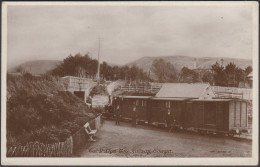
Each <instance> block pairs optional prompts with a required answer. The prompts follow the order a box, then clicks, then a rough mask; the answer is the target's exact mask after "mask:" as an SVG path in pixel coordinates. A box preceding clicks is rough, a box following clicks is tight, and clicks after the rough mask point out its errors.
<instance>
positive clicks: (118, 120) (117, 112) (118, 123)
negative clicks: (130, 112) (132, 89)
mask: <svg viewBox="0 0 260 167" xmlns="http://www.w3.org/2000/svg"><path fill="white" fill-rule="evenodd" d="M116 125H120V106H119V104H117V107H116Z"/></svg>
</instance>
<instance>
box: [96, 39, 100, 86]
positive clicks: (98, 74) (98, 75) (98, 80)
mask: <svg viewBox="0 0 260 167" xmlns="http://www.w3.org/2000/svg"><path fill="white" fill-rule="evenodd" d="M100 39H101V38H98V73H97V82H98V85H99V84H100V59H99V57H100Z"/></svg>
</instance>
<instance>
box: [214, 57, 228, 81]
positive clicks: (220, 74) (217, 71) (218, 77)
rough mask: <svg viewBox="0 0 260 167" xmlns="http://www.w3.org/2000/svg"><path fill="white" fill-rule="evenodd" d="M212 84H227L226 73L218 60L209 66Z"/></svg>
mask: <svg viewBox="0 0 260 167" xmlns="http://www.w3.org/2000/svg"><path fill="white" fill-rule="evenodd" d="M211 69H212V73H213V78H214V84H215V85H217V86H226V85H227V75H226V72H225V71H224V67H223V66H220V65H219V63H218V62H216V63H215V64H213V65H212V66H211Z"/></svg>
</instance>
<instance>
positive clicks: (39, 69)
mask: <svg viewBox="0 0 260 167" xmlns="http://www.w3.org/2000/svg"><path fill="white" fill-rule="evenodd" d="M61 62H62V61H60V60H35V61H28V62H25V63H22V64H20V65H17V66H15V67H13V68H10V69H8V70H7V72H9V73H11V72H16V70H17V68H19V67H22V68H23V69H24V70H25V71H26V72H30V73H32V74H36V75H38V74H44V73H45V72H47V71H49V70H52V69H54V68H55V67H56V66H57V65H58V64H59V63H61Z"/></svg>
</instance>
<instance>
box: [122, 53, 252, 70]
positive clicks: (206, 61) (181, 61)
mask: <svg viewBox="0 0 260 167" xmlns="http://www.w3.org/2000/svg"><path fill="white" fill-rule="evenodd" d="M156 59H163V60H164V61H166V62H170V63H172V64H173V65H174V67H175V68H177V69H178V70H181V69H182V68H183V67H188V68H190V69H194V67H196V68H197V69H211V66H212V65H213V64H215V63H216V62H218V63H220V60H221V57H197V58H195V57H189V56H164V57H143V58H140V59H138V60H135V61H133V62H130V63H128V64H127V65H129V66H133V65H136V66H137V67H139V68H142V69H143V70H144V71H145V72H149V70H150V68H151V66H152V64H153V61H154V60H156ZM223 59H224V62H223V64H224V65H226V64H228V63H230V62H234V63H235V64H236V65H237V66H238V67H240V68H243V69H244V68H246V67H247V66H249V65H251V66H252V60H248V59H236V58H223Z"/></svg>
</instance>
